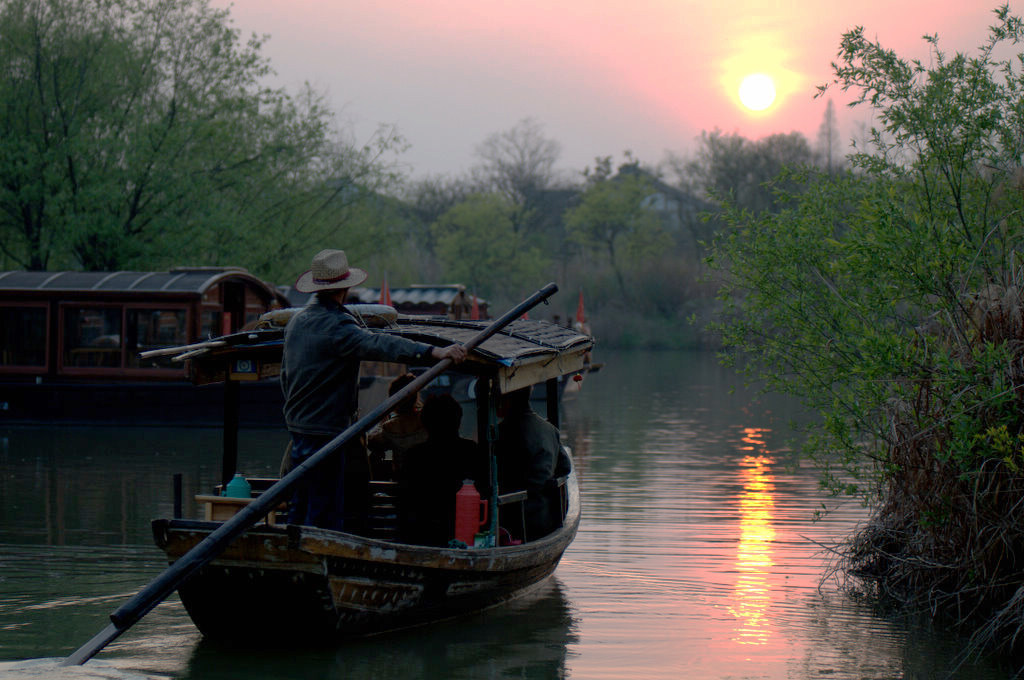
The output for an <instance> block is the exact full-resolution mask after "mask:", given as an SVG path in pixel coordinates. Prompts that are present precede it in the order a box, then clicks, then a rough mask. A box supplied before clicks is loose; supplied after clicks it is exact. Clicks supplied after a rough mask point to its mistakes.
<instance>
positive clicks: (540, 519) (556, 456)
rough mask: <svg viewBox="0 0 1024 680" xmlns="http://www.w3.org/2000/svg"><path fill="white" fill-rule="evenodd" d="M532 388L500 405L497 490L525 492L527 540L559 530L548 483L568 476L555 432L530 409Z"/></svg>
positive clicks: (566, 461) (509, 396) (511, 394)
mask: <svg viewBox="0 0 1024 680" xmlns="http://www.w3.org/2000/svg"><path fill="white" fill-rule="evenodd" d="M530 392H531V388H529V387H526V388H523V389H520V390H516V391H514V392H509V393H508V394H506V395H505V396H504V397H503V398H502V400H501V403H500V405H499V415H500V416H501V417H502V421H501V424H500V425H499V426H498V442H497V457H498V488H499V490H500V493H510V492H513V491H521V490H525V491H526V492H527V499H526V508H525V515H526V539H527V540H533V539H537V538H540V537H542V536H546V535H547V534H549V533H551V532H552V531H553V530H554V529H555V528H557V527H558V526H559V523H560V522H561V517H559V516H558V515H559V514H560V512H561V508H560V507H558V504H557V503H556V502H555V500H554V498H553V495H552V494H550V493H548V488H547V487H548V482H549V481H550V480H552V479H555V478H556V477H559V476H561V475H565V474H568V473H569V468H570V466H571V463H570V462H569V458H568V456H567V455H566V454H565V453H564V451H563V450H562V442H561V438H560V435H559V432H558V428H556V427H555V426H554V425H552V424H551V423H549V422H548V421H546V420H544V419H543V418H541V417H540V416H539V415H537V413H536V412H534V410H533V409H532V408H531V407H530Z"/></svg>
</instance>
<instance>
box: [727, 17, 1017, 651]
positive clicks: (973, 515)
mask: <svg viewBox="0 0 1024 680" xmlns="http://www.w3.org/2000/svg"><path fill="white" fill-rule="evenodd" d="M996 16H997V23H996V25H994V26H993V27H992V29H991V34H990V38H989V40H988V41H987V42H986V43H985V44H984V45H982V47H981V48H980V49H979V51H978V54H977V56H973V57H972V56H967V55H965V54H955V55H953V56H952V57H950V56H949V55H947V54H945V53H944V52H942V51H941V50H940V49H939V47H938V39H937V38H936V37H934V36H931V37H928V38H927V40H928V42H929V43H930V45H931V47H932V59H931V66H925V65H923V64H922V63H921V62H919V61H908V60H905V59H902V58H900V57H899V56H898V55H897V54H895V53H894V52H893V51H891V50H888V49H886V48H884V47H882V46H881V45H880V44H878V43H877V42H872V41H869V40H868V39H867V38H865V36H864V31H863V29H862V28H857V29H855V30H853V31H850V32H849V33H847V34H845V35H844V36H843V39H842V43H841V47H840V51H839V56H838V59H837V62H836V64H835V65H834V72H835V82H836V83H837V84H838V85H839V86H840V87H841V88H842V89H843V90H853V91H854V92H855V93H856V94H857V102H859V103H861V104H869V105H870V106H871V107H872V109H873V110H874V113H875V116H876V120H877V121H879V124H880V125H881V126H882V127H881V128H880V129H876V130H873V132H872V141H871V146H870V147H868V148H864V149H860V150H859V151H858V152H857V153H855V154H853V155H852V156H851V162H852V164H853V168H854V169H855V171H856V172H844V173H839V174H838V175H834V176H833V175H829V174H827V173H823V172H814V171H810V170H805V171H803V172H801V173H798V174H794V175H790V177H789V181H793V182H798V183H800V184H802V185H803V187H804V190H803V191H801V192H800V193H798V194H794V195H792V196H790V197H789V202H788V203H787V205H786V207H785V209H784V210H783V211H782V212H780V213H778V214H772V213H762V214H760V215H757V216H751V215H750V214H749V213H747V212H744V211H743V210H742V208H741V206H739V205H737V204H733V205H731V206H730V210H729V213H728V221H729V227H730V228H729V229H728V230H726V231H725V232H724V233H723V234H722V236H721V238H720V239H719V240H718V241H717V243H716V252H715V255H714V262H715V263H716V264H717V266H719V267H720V268H721V269H722V271H723V274H725V275H726V276H728V277H729V285H728V286H727V287H725V288H724V289H723V290H722V291H721V294H722V296H723V298H724V300H725V301H726V303H727V315H726V316H724V317H723V320H722V323H721V325H720V328H721V329H722V331H723V333H724V340H725V342H726V344H727V346H728V347H729V348H730V349H731V350H732V352H733V353H734V356H735V357H736V358H737V359H738V360H739V359H740V358H742V359H743V363H742V366H743V367H744V368H745V370H747V372H748V374H749V375H751V377H756V378H759V379H762V380H764V381H765V383H766V384H767V386H768V387H769V388H772V389H779V390H783V391H786V392H789V393H792V394H794V395H796V396H797V397H799V398H800V399H802V400H803V401H804V403H805V404H806V405H807V406H808V408H809V409H811V410H812V411H813V412H816V413H820V414H822V418H821V420H820V421H819V422H817V423H814V424H812V425H811V427H810V429H809V432H808V435H809V436H808V438H807V440H806V443H805V447H804V451H805V453H806V454H807V455H809V456H811V457H812V458H814V459H815V460H816V461H817V462H818V463H819V464H820V465H821V466H822V469H823V472H824V476H823V483H824V484H826V485H827V486H828V487H829V488H830V489H832V490H833V491H834V492H836V493H849V494H852V495H855V496H858V497H860V498H862V499H863V500H864V501H865V502H867V503H868V504H869V505H870V506H871V508H872V521H871V522H870V523H869V524H868V525H867V526H866V527H864V528H863V530H862V531H861V532H860V533H858V534H857V535H856V536H855V537H854V538H853V539H852V541H851V542H850V544H849V545H848V546H847V550H846V553H845V554H846V563H845V566H846V567H847V568H848V569H849V572H848V573H850V574H855V575H856V576H857V577H858V578H859V579H861V583H862V585H863V586H864V588H865V589H866V590H867V591H868V592H873V593H877V594H884V595H885V596H886V597H892V598H896V599H897V600H898V601H902V602H903V603H905V604H907V605H908V606H912V607H915V608H917V607H920V608H921V609H923V610H926V611H929V612H933V613H943V614H951V615H952V616H953V617H954V620H955V621H956V622H957V623H959V624H962V625H964V626H966V627H967V628H968V630H971V631H973V633H974V636H975V637H974V641H975V643H976V644H978V645H1005V646H1013V645H1014V644H1015V642H1014V641H1015V640H1017V639H1018V638H1017V634H1018V633H1019V631H1020V630H1021V628H1022V627H1024V607H1022V605H1021V602H1022V597H1024V590H1020V589H1019V583H1020V580H1019V562H1018V560H1019V558H1020V549H1021V546H1024V529H1022V528H1021V527H1024V515H1022V512H1024V502H1022V501H1024V495H1022V489H1024V415H1022V414H1024V402H1022V399H1024V397H1022V396H1021V395H1022V394H1024V363H1022V362H1024V313H1022V311H1021V310H1024V295H1022V289H1021V287H1020V281H1021V280H1022V276H1024V222H1022V220H1021V215H1022V214H1024V185H1022V183H1021V180H1020V178H1021V176H1022V174H1021V170H1020V159H1021V153H1022V151H1024V134H1022V130H1024V104H1022V102H1024V70H1022V69H1024V55H1019V56H1018V57H1016V58H1013V59H1005V60H998V59H996V58H995V57H994V54H997V53H998V48H1001V47H1003V46H1004V45H1009V44H1014V43H1017V42H1019V41H1020V40H1021V39H1024V24H1022V22H1021V20H1020V19H1019V18H1018V17H1015V16H1012V15H1010V13H1009V10H1008V9H1007V8H1006V7H1002V8H1000V9H999V10H997V11H996ZM965 612H967V613H965Z"/></svg>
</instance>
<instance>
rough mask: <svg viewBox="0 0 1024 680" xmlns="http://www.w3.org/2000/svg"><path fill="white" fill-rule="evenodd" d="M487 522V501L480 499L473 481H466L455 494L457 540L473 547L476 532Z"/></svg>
mask: <svg viewBox="0 0 1024 680" xmlns="http://www.w3.org/2000/svg"><path fill="white" fill-rule="evenodd" d="M481 508H482V511H481ZM481 514H482V515H483V518H482V519H481ZM486 522H487V501H485V500H482V499H481V498H480V493H479V492H478V491H477V490H476V487H475V486H474V485H473V480H472V479H467V480H464V481H463V482H462V488H461V489H459V490H458V492H457V493H456V494H455V538H456V539H457V540H460V541H462V542H463V543H465V544H466V545H468V546H472V545H473V540H474V538H475V537H476V532H477V531H478V530H479V529H480V527H482V526H483V525H484V524H485V523H486Z"/></svg>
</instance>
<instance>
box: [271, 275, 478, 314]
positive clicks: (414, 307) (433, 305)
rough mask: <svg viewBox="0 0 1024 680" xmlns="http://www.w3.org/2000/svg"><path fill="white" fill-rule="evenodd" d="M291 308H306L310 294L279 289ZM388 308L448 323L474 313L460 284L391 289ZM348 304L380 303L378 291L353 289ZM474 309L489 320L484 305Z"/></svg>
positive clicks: (378, 289)
mask: <svg viewBox="0 0 1024 680" xmlns="http://www.w3.org/2000/svg"><path fill="white" fill-rule="evenodd" d="M282 292H283V293H284V294H285V295H286V296H287V297H288V300H289V301H290V302H291V304H292V306H294V307H303V306H305V305H306V304H307V303H308V302H309V299H310V297H311V294H310V293H300V292H298V291H296V290H295V289H293V288H290V287H288V288H282ZM390 292H391V305H392V306H393V307H394V308H395V309H396V310H398V313H399V314H409V315H420V316H424V315H430V316H447V317H448V318H450V319H469V318H470V317H471V316H472V313H473V295H472V293H470V292H468V291H467V290H466V287H465V286H464V285H462V284H460V283H450V284H439V285H436V286H434V285H429V284H414V285H412V286H407V287H403V288H391V289H390ZM348 301H349V302H352V303H357V304H376V303H378V302H380V288H367V287H363V286H356V287H355V288H352V289H350V291H349V296H348ZM477 309H478V310H479V316H480V318H481V319H486V318H489V316H488V312H487V301H486V300H483V299H481V298H477Z"/></svg>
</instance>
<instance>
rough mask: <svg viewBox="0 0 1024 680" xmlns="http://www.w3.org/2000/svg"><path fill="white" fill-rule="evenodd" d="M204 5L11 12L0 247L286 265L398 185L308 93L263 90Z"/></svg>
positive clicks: (72, 260)
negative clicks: (380, 188) (378, 191)
mask: <svg viewBox="0 0 1024 680" xmlns="http://www.w3.org/2000/svg"><path fill="white" fill-rule="evenodd" d="M260 48H261V39H260V38H257V37H255V36H254V37H253V38H251V39H250V40H249V41H248V42H247V43H242V42H241V41H240V39H239V35H238V31H237V30H235V29H233V28H231V26H230V24H229V21H228V14H227V12H226V11H221V10H215V9H212V8H210V7H209V6H208V4H207V2H206V0H3V1H2V2H0V235H2V238H0V248H2V249H3V252H4V254H5V256H6V257H7V258H9V259H10V260H12V261H14V262H15V263H17V264H18V265H19V266H22V267H25V268H29V269H42V268H47V267H74V268H78V267H81V268H85V269H119V268H128V267H147V266H150V267H154V266H160V265H161V264H163V263H164V262H165V261H166V260H168V259H172V260H173V264H181V263H182V262H192V263H198V264H243V265H248V266H250V267H252V268H255V269H265V268H267V267H271V268H272V267H273V265H274V264H275V263H274V262H267V261H266V258H267V257H269V256H268V255H267V253H274V257H275V258H278V259H281V258H282V257H283V258H284V259H287V258H288V257H289V256H291V255H294V254H295V252H296V250H297V249H301V250H302V251H303V259H306V258H305V254H304V252H305V250H308V249H309V246H308V245H307V244H308V243H310V242H316V241H319V240H321V239H323V238H324V237H325V236H326V235H328V234H330V233H331V232H333V231H335V230H337V229H338V228H339V224H340V223H342V222H343V220H344V210H345V208H346V207H347V206H348V205H350V204H351V203H352V202H353V201H354V200H355V199H356V198H358V197H359V196H360V195H361V191H360V187H362V186H365V185H367V184H368V183H371V182H377V181H379V180H380V179H381V178H383V177H384V176H385V174H386V173H384V172H383V171H382V170H381V168H380V166H379V165H377V164H376V160H377V154H378V153H379V152H380V151H381V148H382V147H383V148H384V149H385V150H386V149H388V148H390V147H392V146H394V145H395V144H396V143H398V140H396V139H395V138H394V137H392V136H390V135H387V134H385V135H384V136H383V137H380V138H378V140H377V141H378V142H379V144H378V145H377V146H376V147H372V148H363V149H354V148H352V146H351V145H343V144H339V143H338V142H336V141H335V140H334V139H333V137H334V134H335V133H334V131H333V128H332V119H331V115H330V113H329V112H328V110H327V107H326V105H325V104H324V102H323V101H322V100H321V99H320V98H319V96H318V95H316V94H315V93H313V92H312V91H309V90H307V91H306V92H303V93H301V94H300V95H299V96H298V97H296V98H293V97H291V96H289V95H288V94H286V93H285V92H284V91H281V90H273V89H268V88H266V87H265V86H263V85H261V80H262V79H263V78H264V76H266V75H267V74H268V73H270V67H269V64H268V62H267V61H266V60H265V59H264V58H263V57H261V56H260V53H259V51H260Z"/></svg>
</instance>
